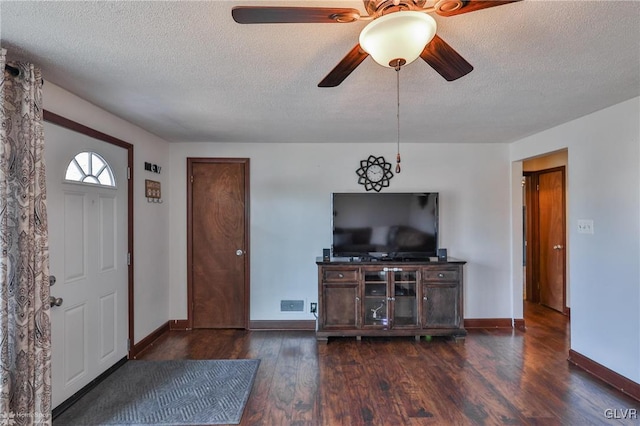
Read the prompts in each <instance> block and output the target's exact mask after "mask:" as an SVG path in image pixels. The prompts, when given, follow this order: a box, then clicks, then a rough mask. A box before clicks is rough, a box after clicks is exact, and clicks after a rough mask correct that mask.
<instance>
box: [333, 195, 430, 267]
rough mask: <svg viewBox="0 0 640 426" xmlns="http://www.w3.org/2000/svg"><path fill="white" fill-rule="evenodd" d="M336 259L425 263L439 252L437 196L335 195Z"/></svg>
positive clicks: (334, 244)
mask: <svg viewBox="0 0 640 426" xmlns="http://www.w3.org/2000/svg"><path fill="white" fill-rule="evenodd" d="M332 198H333V202H332V207H333V223H332V228H333V243H332V248H333V256H335V257H365V258H368V257H374V258H392V259H402V258H408V259H414V258H416V259H423V258H427V257H434V256H436V255H437V251H438V193H436V192H417V193H375V194H373V193H333V196H332Z"/></svg>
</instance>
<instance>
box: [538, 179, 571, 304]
mask: <svg viewBox="0 0 640 426" xmlns="http://www.w3.org/2000/svg"><path fill="white" fill-rule="evenodd" d="M564 188H565V184H564V168H562V169H552V170H549V171H543V172H540V173H539V174H538V208H539V228H538V233H539V245H538V247H539V250H540V276H539V279H540V303H541V304H543V305H545V306H548V307H550V308H552V309H555V310H557V311H560V312H564V309H565V306H566V302H565V198H564V194H565V191H564Z"/></svg>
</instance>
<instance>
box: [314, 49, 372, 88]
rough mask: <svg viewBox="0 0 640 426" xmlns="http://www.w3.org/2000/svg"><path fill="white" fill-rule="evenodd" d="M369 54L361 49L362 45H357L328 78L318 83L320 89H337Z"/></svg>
mask: <svg viewBox="0 0 640 426" xmlns="http://www.w3.org/2000/svg"><path fill="white" fill-rule="evenodd" d="M367 56H369V54H368V53H367V52H365V51H364V50H362V49H361V48H360V44H356V45H355V46H354V48H353V49H351V51H350V52H349V53H347V56H345V57H344V58H342V60H341V61H340V62H339V63H338V65H336V67H335V68H334V69H332V70H331V71H330V72H329V74H327V76H326V77H325V78H324V79H322V81H321V82H320V83H318V87H336V86H337V85H339V84H340V83H342V82H343V81H344V79H345V78H347V77H348V76H349V74H351V72H352V71H353V70H355V69H356V68H357V67H358V65H360V63H362V61H364V60H365V59H366V58H367Z"/></svg>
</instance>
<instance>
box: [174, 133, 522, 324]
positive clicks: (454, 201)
mask: <svg viewBox="0 0 640 426" xmlns="http://www.w3.org/2000/svg"><path fill="white" fill-rule="evenodd" d="M394 148H395V147H394V145H393V144H389V145H388V146H387V145H381V144H377V145H368V144H352V143H326V144H295V143H288V144H284V143H283V144H259V143H246V144H243V143H236V144H233V143H176V144H171V146H170V152H171V162H170V170H171V176H170V179H169V180H170V185H171V187H170V192H171V206H170V219H171V220H170V241H172V245H171V248H170V255H171V271H170V278H171V294H170V300H171V310H170V316H171V319H185V318H186V317H187V300H186V298H187V286H186V282H187V270H186V253H187V251H186V229H187V225H186V187H187V185H186V158H187V157H244V158H250V160H251V165H250V173H251V182H250V185H251V189H250V191H251V206H250V207H251V221H250V223H251V225H250V233H251V235H250V236H251V247H250V256H251V299H250V303H251V306H250V317H251V320H298V319H313V316H312V315H310V314H308V313H307V312H308V307H309V302H312V301H316V300H317V297H318V296H317V267H316V264H315V259H316V257H317V256H321V255H322V248H324V247H330V244H331V207H330V203H331V197H330V195H331V193H332V192H363V191H364V188H363V187H362V186H361V185H358V184H357V175H356V173H355V171H356V169H357V168H358V167H359V162H360V160H361V159H366V158H367V157H368V156H369V155H370V154H375V155H384V156H385V158H386V159H387V160H388V161H390V162H393V160H394V159H395V151H394ZM402 154H403V162H402V165H403V168H402V173H401V174H399V175H397V176H395V177H394V178H393V179H392V180H391V186H390V187H389V188H387V189H385V191H388V192H391V191H396V192H403V191H407V192H409V191H433V192H439V193H440V245H441V247H447V248H448V249H449V255H450V256H452V257H457V258H461V259H464V260H467V261H468V262H469V263H468V264H467V266H466V269H465V272H466V276H465V285H466V288H465V308H464V310H465V316H466V317H468V318H511V316H512V301H511V297H512V294H511V291H512V289H511V282H510V271H511V267H510V264H509V258H510V243H511V240H510V238H511V237H510V227H509V221H510V217H511V210H510V206H511V204H510V190H511V189H510V187H511V185H510V179H511V165H510V163H509V147H508V146H506V145H500V144H457V145H456V144H454V145H441V144H404V145H403V146H402ZM281 299H302V300H305V302H306V306H305V313H290V312H287V313H281V312H280V300H281Z"/></svg>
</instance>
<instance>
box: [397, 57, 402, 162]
mask: <svg viewBox="0 0 640 426" xmlns="http://www.w3.org/2000/svg"><path fill="white" fill-rule="evenodd" d="M396 94H397V101H398V109H397V114H396V120H397V122H398V155H396V173H400V170H401V168H400V161H401V160H400V60H398V63H397V64H396Z"/></svg>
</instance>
